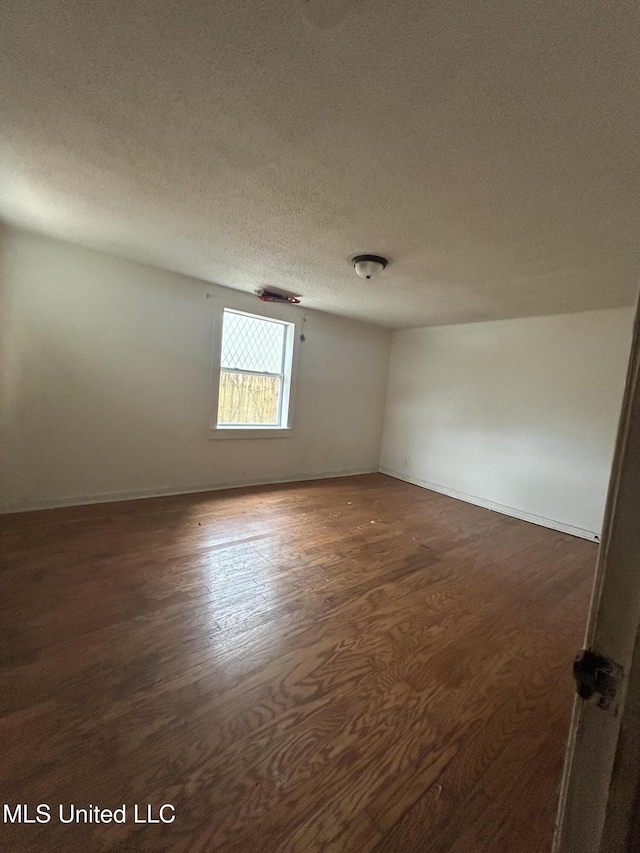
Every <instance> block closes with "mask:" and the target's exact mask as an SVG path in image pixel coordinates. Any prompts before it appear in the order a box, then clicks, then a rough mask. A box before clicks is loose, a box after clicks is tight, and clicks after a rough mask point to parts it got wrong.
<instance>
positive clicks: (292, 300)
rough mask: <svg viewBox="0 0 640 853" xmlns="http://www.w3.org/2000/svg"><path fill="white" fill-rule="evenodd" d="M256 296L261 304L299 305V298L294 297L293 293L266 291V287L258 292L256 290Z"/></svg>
mask: <svg viewBox="0 0 640 853" xmlns="http://www.w3.org/2000/svg"><path fill="white" fill-rule="evenodd" d="M256 296H257V297H258V299H262V301H263V302H286V303H287V304H288V305H299V304H300V297H299V296H296V295H295V294H294V293H287V292H286V291H285V290H281V291H277V290H267V288H266V287H261V288H260V289H259V290H256Z"/></svg>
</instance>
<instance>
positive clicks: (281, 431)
mask: <svg viewBox="0 0 640 853" xmlns="http://www.w3.org/2000/svg"><path fill="white" fill-rule="evenodd" d="M292 433H293V430H292V429H290V427H249V428H248V429H245V428H243V427H219V428H218V427H210V428H209V438H213V439H220V438H291V435H292Z"/></svg>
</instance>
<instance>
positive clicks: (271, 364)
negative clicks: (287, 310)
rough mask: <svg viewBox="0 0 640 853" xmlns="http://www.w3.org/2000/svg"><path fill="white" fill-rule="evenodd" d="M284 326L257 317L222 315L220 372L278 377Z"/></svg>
mask: <svg viewBox="0 0 640 853" xmlns="http://www.w3.org/2000/svg"><path fill="white" fill-rule="evenodd" d="M284 343H285V326H284V324H283V323H276V322H274V321H273V320H263V319H262V318H261V317H249V316H247V315H246V314H234V313H233V312H231V311H225V312H224V322H223V328H222V362H221V366H222V369H223V370H227V369H230V370H243V371H250V372H258V373H275V374H282V364H283V359H284Z"/></svg>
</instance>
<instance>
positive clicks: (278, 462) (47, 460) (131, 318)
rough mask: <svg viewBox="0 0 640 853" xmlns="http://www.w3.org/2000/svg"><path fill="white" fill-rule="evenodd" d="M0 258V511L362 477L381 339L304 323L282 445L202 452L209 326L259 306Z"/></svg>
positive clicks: (17, 253) (77, 261) (383, 370)
mask: <svg viewBox="0 0 640 853" xmlns="http://www.w3.org/2000/svg"><path fill="white" fill-rule="evenodd" d="M2 242H3V246H2V258H3V260H2V276H1V281H0V287H1V292H0V317H1V319H0V323H1V324H2V328H1V330H0V331H1V333H2V351H1V353H0V357H1V362H0V382H1V386H0V391H1V395H2V397H1V404H2V415H1V422H0V428H1V433H0V438H1V440H2V447H1V451H0V453H1V458H0V463H1V469H2V484H1V485H2V498H1V500H2V503H1V507H2V509H4V510H17V509H26V508H33V507H41V506H50V505H56V504H66V503H78V502H84V501H94V500H105V499H110V498H115V497H126V496H139V495H152V494H157V493H166V492H180V491H188V490H197V489H207V488H216V487H219V486H225V485H230V484H243V483H256V482H266V481H283V480H290V479H303V478H307V477H320V476H325V475H334V474H348V473H354V472H361V471H369V470H375V469H377V467H378V462H379V451H380V439H381V430H382V416H383V407H384V397H385V391H386V377H387V368H388V358H389V345H390V335H389V333H388V332H387V331H385V330H383V329H380V328H377V327H375V326H368V325H365V324H361V323H356V322H352V321H348V320H344V319H341V318H338V317H332V316H330V315H327V314H321V313H318V312H313V311H306V310H305V311H304V312H303V313H304V316H305V318H306V319H305V323H304V335H305V338H306V340H305V341H304V343H298V346H299V358H298V376H297V387H296V398H295V416H294V429H293V436H292V437H290V438H269V439H261V440H253V439H249V440H239V439H237V440H216V441H212V440H210V439H209V437H208V426H209V417H210V409H209V401H210V387H211V385H210V383H211V360H212V329H213V316H214V311H216V310H219V309H220V308H221V307H224V306H228V307H231V308H238V309H241V310H245V311H258V312H259V311H260V309H261V307H262V303H260V302H258V300H257V299H256V298H255V297H254V296H252V295H250V294H244V293H240V292H238V291H234V290H229V289H227V288H221V287H216V286H214V285H210V284H206V283H203V282H200V281H197V280H194V279H190V278H185V277H183V276H179V275H176V274H172V273H168V272H163V271H160V270H157V269H154V268H151V267H146V266H142V265H139V264H134V263H129V262H127V261H123V260H118V259H116V258H113V257H110V256H108V255H105V254H101V253H99V252H92V251H90V250H87V249H82V248H78V247H76V246H72V245H70V244H66V243H62V242H57V241H52V240H49V239H46V238H43V237H38V236H35V235H31V234H29V233H27V232H23V231H14V230H6V231H3V232H2ZM208 294H209V297H208ZM276 310H277V312H278V313H279V314H280V316H281V317H282V319H293V318H295V317H300V312H301V311H302V309H295V308H281V307H280V306H278V307H277V309H276Z"/></svg>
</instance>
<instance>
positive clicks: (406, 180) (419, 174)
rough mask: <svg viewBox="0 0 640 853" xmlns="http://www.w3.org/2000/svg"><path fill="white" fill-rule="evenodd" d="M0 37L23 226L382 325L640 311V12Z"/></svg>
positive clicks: (521, 10) (22, 5)
mask: <svg viewBox="0 0 640 853" xmlns="http://www.w3.org/2000/svg"><path fill="white" fill-rule="evenodd" d="M2 18H3V22H2V42H1V43H0V50H1V53H2V69H1V74H2V78H1V79H2V82H1V91H2V115H1V116H0V120H1V127H0V146H1V147H0V153H1V173H0V177H1V178H2V199H1V201H0V217H2V219H4V220H5V221H7V222H10V223H14V224H16V225H21V226H25V227H28V228H31V229H35V230H38V231H41V232H44V233H47V234H51V235H54V236H57V237H60V238H63V239H67V240H71V241H74V242H77V243H82V244H85V245H89V246H95V247H97V248H100V249H103V250H105V251H108V252H112V253H114V254H117V255H121V256H124V257H129V258H133V259H136V260H140V261H143V262H147V263H151V264H155V265H157V266H159V267H164V268H167V269H171V270H177V271H180V272H183V273H187V274H190V275H194V276H197V277H199V278H203V279H206V280H208V281H213V282H217V283H219V284H224V285H228V286H230V287H235V288H239V289H242V290H253V289H255V288H256V287H259V286H265V285H266V286H269V287H277V286H280V287H283V288H285V289H287V290H290V291H295V292H297V293H300V294H302V296H303V297H304V300H303V304H305V305H308V306H310V307H313V308H318V309H321V310H325V311H331V312H335V313H339V314H344V315H346V316H351V317H358V318H362V319H366V320H371V321H373V322H376V323H380V324H383V325H387V326H416V325H423V324H440V323H454V322H467V321H474V320H484V319H494V318H502V317H515V316H525V315H533V314H549V313H557V312H565V311H577V310H586V309H591V308H599V307H613V306H620V305H629V304H631V303H632V302H633V300H634V297H635V293H636V289H637V283H638V276H639V273H640V169H639V166H640V158H639V153H638V152H639V150H640V146H639V143H640V60H639V56H640V52H639V49H638V45H639V43H640V39H639V37H640V6H639V5H638V3H637V0H616V2H610V3H607V2H602V0H597V2H590V0H564V2H560V3H559V2H558V0H527V2H525V3H515V2H513V0H482V2H479V0H455V2H452V0H432V2H425V0H404V2H402V1H401V0H398V2H395V3H391V2H389V0H351V2H347V0H278V2H273V0H268V2H267V0H206V2H205V0H28V2H25V0H5V2H4V4H3V12H2ZM361 252H374V253H376V254H382V255H386V256H387V257H388V258H389V259H390V264H389V267H388V268H387V270H386V271H385V272H384V273H383V275H382V276H381V277H379V278H377V279H373V280H371V281H369V282H367V281H363V280H361V279H359V278H357V277H356V276H355V274H354V273H353V271H352V269H351V267H350V265H349V259H350V257H351V256H352V255H354V254H357V253H361ZM87 286H91V283H90V282H88V283H87Z"/></svg>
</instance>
